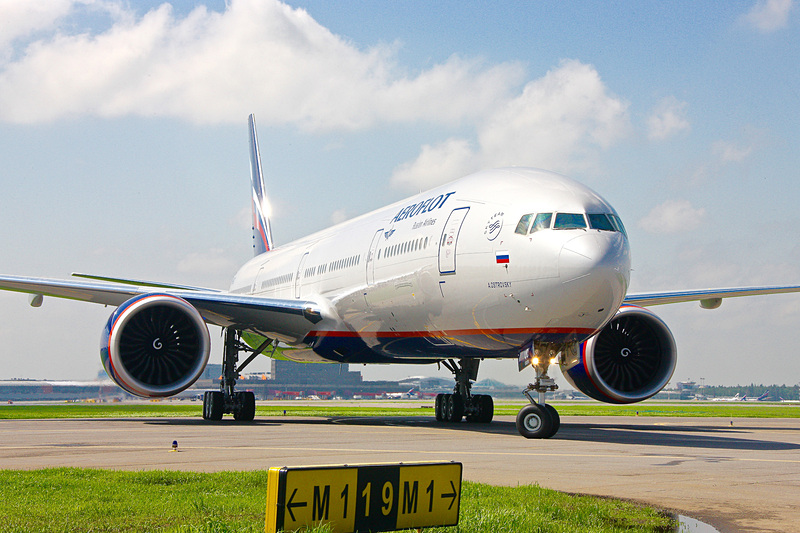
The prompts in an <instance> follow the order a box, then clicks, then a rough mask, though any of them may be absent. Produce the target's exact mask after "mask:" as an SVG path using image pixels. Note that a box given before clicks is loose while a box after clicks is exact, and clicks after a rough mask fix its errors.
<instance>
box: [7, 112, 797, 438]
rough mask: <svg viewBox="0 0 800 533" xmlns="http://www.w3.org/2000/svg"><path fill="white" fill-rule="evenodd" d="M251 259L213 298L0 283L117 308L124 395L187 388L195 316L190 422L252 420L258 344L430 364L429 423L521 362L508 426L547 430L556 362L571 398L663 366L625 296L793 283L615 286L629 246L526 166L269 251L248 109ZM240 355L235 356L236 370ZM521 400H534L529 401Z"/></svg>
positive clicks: (649, 381) (671, 361)
mask: <svg viewBox="0 0 800 533" xmlns="http://www.w3.org/2000/svg"><path fill="white" fill-rule="evenodd" d="M249 126H250V163H251V179H252V194H253V229H254V232H253V233H254V242H255V244H254V248H255V257H254V258H253V259H251V260H250V261H248V262H247V263H246V264H245V265H244V266H242V267H241V269H240V270H239V271H238V272H237V273H236V275H235V276H234V278H233V281H232V282H231V286H230V288H229V290H227V291H225V290H214V289H206V288H198V287H188V286H181V285H173V284H167V283H148V282H144V281H138V280H125V279H118V278H109V277H100V276H89V275H83V274H74V276H77V277H78V278H80V279H75V280H53V279H38V278H30V277H13V276H0V288H2V289H7V290H12V291H19V292H26V293H30V294H31V296H30V302H31V304H32V305H34V306H38V305H41V303H42V299H43V297H44V296H55V297H59V298H70V299H74V300H83V301H87V302H94V303H100V304H106V305H113V306H117V309H116V310H115V311H114V313H113V314H112V315H111V317H110V318H109V320H108V323H107V325H106V327H105V330H104V332H103V336H102V339H103V344H102V348H101V358H102V361H103V365H104V367H105V369H106V371H107V372H108V375H109V376H110V377H111V379H113V380H114V381H115V382H116V383H117V384H118V385H119V386H120V387H122V388H123V389H125V390H126V391H128V392H130V393H132V394H135V395H138V396H142V397H162V396H171V395H174V394H177V393H179V392H180V391H182V390H184V389H186V388H187V387H189V386H190V385H191V384H192V383H194V382H195V380H197V378H198V377H199V376H200V374H201V373H202V371H203V369H204V367H205V366H206V362H207V361H208V356H209V346H210V344H209V334H208V327H207V324H214V325H217V326H221V327H222V328H224V330H225V348H224V353H223V369H224V370H223V375H222V380H221V386H220V390H219V391H212V392H206V393H205V395H204V399H203V417H204V418H205V419H209V420H219V419H220V418H222V415H223V414H224V413H232V414H233V416H234V418H235V419H237V420H252V419H253V416H254V413H255V398H254V396H253V394H252V393H250V392H235V391H234V386H235V384H236V380H237V378H238V376H239V372H241V370H242V369H243V368H244V367H245V366H246V365H247V364H248V363H249V362H250V361H251V360H252V359H253V358H254V357H256V356H257V355H259V354H266V355H270V354H273V355H274V354H276V353H277V350H279V348H278V343H285V345H289V346H290V347H292V349H289V350H282V354H283V355H284V356H287V357H289V358H292V359H295V360H298V361H317V362H336V363H432V362H442V363H443V364H444V365H445V366H446V367H447V368H448V369H450V370H451V371H452V372H453V374H454V376H455V382H456V383H455V387H454V390H453V393H452V394H440V395H438V396H437V398H436V419H437V420H439V421H442V422H451V423H452V422H458V421H461V420H462V418H464V417H466V420H467V421H468V422H484V423H485V422H490V421H491V419H492V416H493V409H494V407H493V402H492V398H491V397H490V396H488V395H478V394H472V393H471V387H472V383H473V382H474V381H475V380H477V374H478V365H479V363H480V361H481V360H483V359H485V358H514V359H517V360H518V361H519V367H520V369H522V368H524V367H526V366H528V365H531V366H532V367H533V368H534V370H535V374H536V377H535V380H534V382H533V383H532V384H530V385H529V386H528V387H527V388H526V389H525V390H524V391H523V393H524V394H525V395H526V396H527V397H528V399H529V400H530V405H527V406H525V407H524V408H523V409H522V410H521V411H520V412H519V415H518V416H517V428H518V429H519V432H520V433H521V434H522V435H523V436H525V437H528V438H548V437H551V436H553V435H554V434H555V433H556V431H558V428H559V425H560V422H559V416H558V413H557V412H556V410H555V409H554V408H553V407H552V406H551V405H550V404H547V403H545V394H546V393H547V392H549V391H553V390H555V389H556V385H555V382H554V380H553V379H551V378H550V377H549V376H548V374H547V371H548V368H549V366H550V365H551V364H558V365H559V366H560V367H561V370H562V372H563V374H564V376H565V377H566V379H567V380H568V381H569V382H570V383H571V384H572V385H574V386H575V387H576V388H577V389H579V390H581V391H582V392H584V393H585V394H587V395H588V396H590V397H592V398H594V399H596V400H600V401H603V402H609V403H632V402H639V401H642V400H645V399H647V398H649V397H651V396H653V395H654V394H656V393H657V392H658V391H660V390H661V389H662V388H663V387H664V386H665V385H666V384H667V382H668V381H669V380H670V377H671V376H672V372H673V370H674V369H675V363H676V349H675V342H674V339H673V336H672V334H671V333H670V331H669V329H668V328H667V326H666V324H664V322H663V321H662V320H661V319H659V318H658V317H657V316H656V315H654V314H653V313H652V312H651V311H649V310H647V309H645V308H643V307H639V306H651V305H657V304H665V303H673V302H686V301H699V302H700V305H701V306H702V307H704V308H709V309H713V308H716V307H718V306H719V305H720V303H721V302H722V298H725V297H733V296H748V295H759V294H771V293H783V292H798V291H800V286H781V287H753V288H732V289H708V290H693V291H676V292H662V293H648V294H627V289H628V283H629V279H630V250H629V244H628V238H627V236H626V234H625V229H624V227H623V224H622V221H621V220H620V218H619V216H618V215H617V213H616V211H615V210H614V208H613V207H611V205H610V204H609V203H608V202H606V201H605V200H604V199H603V198H601V197H600V196H599V195H598V194H597V193H595V192H594V191H592V190H590V189H588V188H587V187H584V186H583V185H581V184H579V183H577V182H575V181H573V180H570V179H568V178H566V177H564V176H561V175H558V174H554V173H551V172H545V171H542V170H535V169H527V168H505V169H497V170H489V171H484V172H479V173H476V174H472V175H470V176H467V177H464V178H461V179H459V180H456V181H453V182H451V183H448V184H446V185H442V186H440V187H436V188H434V189H431V190H429V191H427V192H423V193H420V194H418V195H416V196H412V197H411V198H408V199H406V200H403V201H401V202H397V203H394V204H392V205H390V206H388V207H384V208H382V209H378V210H377V211H373V212H371V213H368V214H366V215H362V216H360V217H358V218H355V219H353V220H350V221H348V222H344V223H342V224H338V225H336V226H332V227H330V228H327V229H325V230H323V231H320V232H318V233H315V234H313V235H310V236H308V237H305V238H303V239H300V240H297V241H295V242H292V243H289V244H286V245H283V246H280V247H276V248H274V247H273V242H272V235H271V230H270V225H269V218H268V208H267V198H266V194H265V189H264V181H263V175H262V171H261V159H260V155H259V151H258V141H257V138H256V129H255V122H254V119H253V117H252V116H251V117H250V122H249ZM240 352H251V355H250V356H249V357H248V359H247V360H245V361H244V362H243V363H242V364H239V360H238V358H239V354H240ZM534 393H536V394H534Z"/></svg>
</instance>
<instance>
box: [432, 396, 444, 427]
mask: <svg viewBox="0 0 800 533" xmlns="http://www.w3.org/2000/svg"><path fill="white" fill-rule="evenodd" d="M434 405H435V406H436V408H435V409H434V411H435V412H436V421H437V422H443V421H444V394H437V395H436V402H435V404H434Z"/></svg>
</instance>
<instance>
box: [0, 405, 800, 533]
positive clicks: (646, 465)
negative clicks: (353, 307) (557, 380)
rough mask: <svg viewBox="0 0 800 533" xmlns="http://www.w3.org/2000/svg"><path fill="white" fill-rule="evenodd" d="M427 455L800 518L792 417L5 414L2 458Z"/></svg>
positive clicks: (110, 460) (473, 474)
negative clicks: (556, 427) (523, 422)
mask: <svg viewBox="0 0 800 533" xmlns="http://www.w3.org/2000/svg"><path fill="white" fill-rule="evenodd" d="M731 422H732V424H733V425H731ZM174 440H177V441H178V452H177V453H174V452H172V451H171V444H172V441H174ZM422 460H424V461H435V460H442V461H451V460H453V461H460V462H462V463H463V465H464V479H467V480H473V481H481V482H486V483H492V484H498V485H517V484H530V483H537V484H539V485H541V486H544V487H549V488H553V489H557V490H561V491H565V492H571V493H584V494H596V495H601V496H612V497H618V498H625V499H631V500H636V501H640V502H645V503H648V504H652V505H654V506H657V507H661V508H666V509H671V510H674V511H677V512H679V513H680V514H684V515H687V516H691V517H693V518H696V519H698V520H701V521H703V522H706V523H709V524H711V525H713V526H714V527H716V528H717V529H719V530H720V531H781V532H784V531H798V530H800V525H798V524H800V505H798V504H800V420H798V419H740V418H737V419H727V418H725V419H722V418H654V417H636V418H632V417H562V425H561V430H560V431H559V433H558V435H557V436H556V437H554V438H552V439H548V440H527V439H524V438H522V437H520V436H519V434H518V433H517V431H516V428H515V426H514V419H513V417H506V416H502V417H497V418H496V419H495V421H494V422H492V423H491V424H488V425H485V424H467V423H461V424H455V425H452V424H451V425H440V424H437V423H436V422H434V421H433V419H432V418H428V417H411V416H409V417H369V418H343V417H331V418H292V417H275V418H261V419H256V420H255V421H254V422H251V423H239V422H234V421H233V420H232V419H228V418H227V417H226V419H225V420H223V421H222V422H213V423H209V422H204V421H202V420H199V419H192V418H150V419H92V420H66V419H62V420H0V468H11V469H34V468H44V467H55V466H76V467H91V468H113V469H129V470H141V469H175V470H195V471H206V472H212V471H220V470H255V469H266V468H269V467H272V466H297V465H314V464H316V465H321V464H341V463H348V464H353V463H377V462H400V461H422Z"/></svg>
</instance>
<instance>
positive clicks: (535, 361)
mask: <svg viewBox="0 0 800 533" xmlns="http://www.w3.org/2000/svg"><path fill="white" fill-rule="evenodd" d="M531 364H532V365H538V364H539V358H538V357H534V358H533V359H531Z"/></svg>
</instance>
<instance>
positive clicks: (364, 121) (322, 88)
mask: <svg viewBox="0 0 800 533" xmlns="http://www.w3.org/2000/svg"><path fill="white" fill-rule="evenodd" d="M108 4H109V6H110V7H108V8H107V10H108V12H109V13H111V14H112V19H113V21H112V24H111V25H110V27H109V28H108V29H107V30H104V31H102V32H96V33H70V30H72V31H73V32H75V30H74V29H72V27H71V26H70V27H58V21H56V20H55V19H57V18H58V16H59V15H61V16H63V15H64V14H65V10H64V9H61V10H60V11H58V12H57V14H53V15H51V16H50V17H49V19H48V20H49V22H47V26H48V27H51V26H55V27H53V28H51V29H52V31H51V32H50V34H48V35H47V36H46V37H44V38H40V39H39V40H36V41H34V42H32V43H29V44H26V45H24V48H22V49H20V50H17V51H16V53H14V54H7V57H6V59H5V60H3V61H2V64H0V120H3V121H9V122H21V123H29V122H46V121H51V120H55V119H58V118H62V117H65V116H70V115H94V116H101V117H115V116H122V115H146V116H170V117H180V118H184V119H187V120H191V121H195V122H231V121H241V117H242V116H245V115H246V114H247V113H249V112H251V111H255V112H256V113H257V114H258V117H259V121H260V123H262V124H269V123H290V124H296V125H299V126H301V127H303V128H306V129H326V128H349V129H354V128H364V127H368V126H370V125H372V124H375V123H377V122H382V121H416V120H425V121H431V122H435V123H447V124H452V123H460V122H461V121H463V120H465V119H466V120H474V119H475V118H477V117H480V116H482V114H483V113H485V111H486V109H488V108H491V107H493V106H494V105H495V103H496V102H497V101H498V100H505V99H506V98H507V96H508V91H509V87H513V86H515V85H517V84H518V83H519V82H520V81H521V79H522V78H521V77H522V68H521V66H519V65H517V64H512V63H508V64H500V65H497V66H491V67H486V66H484V65H483V64H482V63H481V62H480V61H477V60H465V59H462V58H459V57H455V56H454V57H451V58H450V59H448V60H447V61H446V62H444V63H442V64H437V65H434V66H432V67H431V68H429V69H427V70H423V71H421V72H419V73H417V74H415V75H410V74H409V73H407V72H405V71H403V70H402V69H401V68H399V67H398V66H397V65H396V62H395V51H394V50H393V49H392V48H391V47H388V46H375V47H373V48H369V49H366V50H362V49H359V48H357V47H356V46H355V45H354V44H352V43H351V42H349V41H347V40H345V39H343V38H341V37H339V36H337V35H334V34H333V33H331V32H330V31H329V30H328V29H326V28H324V27H323V26H321V25H319V24H318V23H317V22H316V21H315V20H314V19H313V18H311V16H310V15H309V14H308V13H307V12H305V11H304V10H302V9H292V8H291V7H289V6H286V5H284V4H281V3H279V2H278V1H277V0H271V1H260V0H232V1H231V2H230V3H229V4H228V5H227V6H226V9H225V11H224V12H221V13H217V12H211V11H208V10H207V9H206V8H205V7H198V8H196V9H194V10H193V11H192V12H191V13H189V14H188V15H186V16H185V17H182V18H177V17H175V16H174V14H173V12H172V9H171V6H170V5H169V4H163V5H161V6H160V7H158V8H156V9H153V10H151V11H149V12H147V13H146V14H144V15H143V16H139V15H137V14H135V13H134V12H132V11H126V8H125V7H124V5H123V4H118V3H108ZM112 8H113V9H112ZM87 9H90V8H89V7H87V6H86V5H84V4H83V3H80V2H75V3H73V4H72V5H71V6H70V9H68V10H67V11H69V13H70V15H71V16H78V15H80V14H82V13H83V11H82V10H87ZM114 10H116V11H114ZM32 18H35V17H28V19H32ZM28 19H25V20H28ZM42 24H44V22H42ZM65 26H66V24H65ZM14 27H15V28H16V30H15V33H14V35H15V36H21V35H23V34H25V33H26V32H32V31H33V30H35V29H37V28H36V27H35V25H34V24H33V22H20V23H17V24H15V26H14ZM21 46H23V45H21ZM11 57H14V58H15V59H9V58H11Z"/></svg>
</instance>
